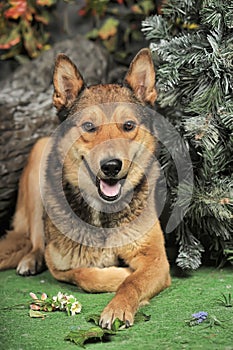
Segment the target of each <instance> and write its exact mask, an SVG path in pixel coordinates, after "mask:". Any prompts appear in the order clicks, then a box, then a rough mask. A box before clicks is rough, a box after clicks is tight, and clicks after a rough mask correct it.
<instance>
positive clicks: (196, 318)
mask: <svg viewBox="0 0 233 350" xmlns="http://www.w3.org/2000/svg"><path fill="white" fill-rule="evenodd" d="M207 317H208V313H207V312H205V311H199V312H197V313H195V314H192V318H191V320H189V321H187V323H188V325H189V326H190V327H192V326H196V325H198V324H200V323H202V322H204V321H205V320H206V319H207Z"/></svg>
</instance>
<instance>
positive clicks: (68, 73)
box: [53, 54, 84, 111]
mask: <svg viewBox="0 0 233 350" xmlns="http://www.w3.org/2000/svg"><path fill="white" fill-rule="evenodd" d="M53 85H54V94H53V104H54V106H55V107H56V108H57V110H58V111H59V110H61V109H62V108H64V107H66V108H68V107H70V106H71V105H72V103H73V102H74V100H75V99H76V97H77V96H78V94H79V93H80V91H81V90H82V89H83V87H84V81H83V78H82V76H81V74H80V73H79V71H78V69H77V67H76V66H75V65H74V63H73V62H72V61H71V60H70V59H69V58H68V57H67V56H66V55H64V54H59V55H58V56H57V58H56V62H55V68H54V74H53Z"/></svg>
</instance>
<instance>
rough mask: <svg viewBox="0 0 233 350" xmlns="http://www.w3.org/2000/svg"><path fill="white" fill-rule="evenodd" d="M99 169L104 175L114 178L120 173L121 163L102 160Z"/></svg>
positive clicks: (112, 160)
mask: <svg viewBox="0 0 233 350" xmlns="http://www.w3.org/2000/svg"><path fill="white" fill-rule="evenodd" d="M100 167H101V170H102V172H103V173H104V175H106V176H108V177H114V176H116V175H117V174H118V173H119V172H120V171H121V167H122V161H121V160H120V159H110V160H104V161H103V162H101V164H100Z"/></svg>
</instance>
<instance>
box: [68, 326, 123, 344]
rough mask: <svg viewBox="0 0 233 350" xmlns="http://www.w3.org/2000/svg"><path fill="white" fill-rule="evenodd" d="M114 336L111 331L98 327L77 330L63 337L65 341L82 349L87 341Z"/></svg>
mask: <svg viewBox="0 0 233 350" xmlns="http://www.w3.org/2000/svg"><path fill="white" fill-rule="evenodd" d="M114 334H116V333H115V332H113V331H110V330H108V329H102V328H100V327H91V328H89V329H79V330H77V331H70V333H69V334H67V336H66V337H65V340H67V341H71V342H73V343H75V344H76V345H79V346H81V347H82V348H83V347H84V343H85V342H87V341H88V340H93V339H94V340H95V339H96V341H98V340H102V339H103V338H104V337H106V336H108V335H114Z"/></svg>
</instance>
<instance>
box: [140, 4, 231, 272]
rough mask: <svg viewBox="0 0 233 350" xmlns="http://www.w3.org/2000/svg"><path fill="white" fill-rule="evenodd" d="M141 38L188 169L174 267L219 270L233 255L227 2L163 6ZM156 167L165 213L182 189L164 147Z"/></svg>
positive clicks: (163, 108) (161, 104) (144, 27)
mask: <svg viewBox="0 0 233 350" xmlns="http://www.w3.org/2000/svg"><path fill="white" fill-rule="evenodd" d="M142 31H143V32H144V34H145V36H146V38H147V39H148V40H150V42H151V43H150V48H151V51H152V53H153V57H154V61H155V65H156V67H157V88H158V91H159V95H158V105H159V108H160V110H161V111H162V114H164V115H165V116H166V117H167V118H168V119H169V121H170V122H171V123H172V124H173V126H175V128H176V129H177V130H178V131H179V133H180V134H181V135H182V138H183V139H184V140H185V142H186V145H187V147H188V148H189V152H190V156H191V159H192V164H193V172H194V188H193V194H192V200H191V204H190V205H189V207H188V210H187V212H186V215H185V217H184V219H183V220H182V222H181V223H180V224H179V226H178V227H177V228H176V229H175V232H172V235H173V236H174V235H175V237H176V240H177V242H178V247H179V251H178V256H177V258H176V263H177V264H178V266H180V267H181V268H183V269H196V268H198V267H199V266H200V265H201V263H202V262H203V260H206V259H208V261H209V260H211V261H214V262H215V263H216V264H217V265H219V264H220V265H223V264H224V262H226V261H227V259H228V260H229V261H232V255H233V224H232V219H233V210H232V206H233V198H232V197H233V188H232V187H233V178H232V170H233V161H232V154H233V152H232V151H233V98H232V96H233V1H232V0H222V1H221V0H202V1H200V0H199V1H196V0H184V1H179V0H166V1H164V2H163V5H162V9H161V15H155V16H152V17H149V18H147V19H146V20H145V21H143V23H142ZM169 142H170V143H171V145H172V136H171V140H169ZM176 147H177V145H176ZM160 163H161V164H162V168H163V170H164V173H165V174H166V178H167V185H168V191H169V196H168V202H169V203H171V204H170V205H171V208H170V209H172V205H173V204H174V203H176V199H177V192H178V190H179V191H183V193H184V196H183V197H182V198H183V200H184V198H185V193H186V191H188V190H189V189H188V187H189V184H188V183H187V184H185V185H184V184H183V185H182V186H181V187H182V188H180V186H179V183H178V181H177V172H176V169H175V165H174V162H173V161H172V157H171V156H170V154H169V153H168V151H167V148H166V147H163V146H162V148H161V154H160ZM183 204H184V203H183V202H180V203H178V205H180V206H182V205H183ZM176 205H177V203H176Z"/></svg>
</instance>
